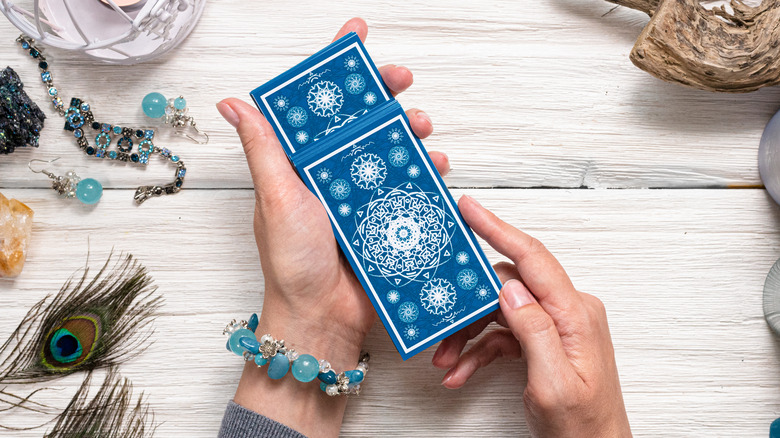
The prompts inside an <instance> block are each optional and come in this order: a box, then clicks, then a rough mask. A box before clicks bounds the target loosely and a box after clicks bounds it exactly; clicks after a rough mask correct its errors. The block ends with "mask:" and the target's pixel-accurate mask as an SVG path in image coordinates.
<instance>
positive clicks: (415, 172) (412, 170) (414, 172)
mask: <svg viewBox="0 0 780 438" xmlns="http://www.w3.org/2000/svg"><path fill="white" fill-rule="evenodd" d="M406 174H407V175H409V178H417V177H418V176H420V166H418V165H416V164H411V165H409V167H407V168H406Z"/></svg>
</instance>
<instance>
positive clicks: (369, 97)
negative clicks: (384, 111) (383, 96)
mask: <svg viewBox="0 0 780 438" xmlns="http://www.w3.org/2000/svg"><path fill="white" fill-rule="evenodd" d="M363 103H365V104H366V105H369V106H370V105H373V104H375V103H376V93H374V92H373V91H369V92H368V93H366V94H364V95H363Z"/></svg>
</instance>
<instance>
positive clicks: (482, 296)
mask: <svg viewBox="0 0 780 438" xmlns="http://www.w3.org/2000/svg"><path fill="white" fill-rule="evenodd" d="M474 295H476V297H477V299H478V300H480V301H486V300H487V299H488V298H490V288H488V287H487V286H485V285H481V286H479V287H478V288H477V289H476V290H475V291H474Z"/></svg>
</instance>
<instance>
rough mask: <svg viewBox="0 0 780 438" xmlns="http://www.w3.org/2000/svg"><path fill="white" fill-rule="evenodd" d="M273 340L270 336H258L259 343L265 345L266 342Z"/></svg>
mask: <svg viewBox="0 0 780 438" xmlns="http://www.w3.org/2000/svg"><path fill="white" fill-rule="evenodd" d="M273 341H274V338H273V336H271V335H263V336H260V343H261V344H265V343H266V342H273Z"/></svg>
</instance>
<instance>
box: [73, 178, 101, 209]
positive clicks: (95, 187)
mask: <svg viewBox="0 0 780 438" xmlns="http://www.w3.org/2000/svg"><path fill="white" fill-rule="evenodd" d="M101 196H103V186H102V185H101V184H100V183H99V182H98V181H96V180H94V179H92V178H86V179H82V180H81V181H79V183H78V184H77V185H76V197H77V198H79V201H81V202H83V203H85V204H87V205H92V204H96V203H97V202H98V201H100V197H101Z"/></svg>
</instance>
